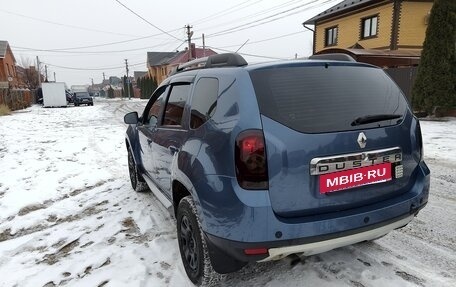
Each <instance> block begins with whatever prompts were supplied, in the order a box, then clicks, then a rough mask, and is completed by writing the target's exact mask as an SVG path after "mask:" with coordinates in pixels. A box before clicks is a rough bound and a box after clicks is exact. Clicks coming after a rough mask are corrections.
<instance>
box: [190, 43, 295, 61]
mask: <svg viewBox="0 0 456 287" xmlns="http://www.w3.org/2000/svg"><path fill="white" fill-rule="evenodd" d="M198 47H200V48H201V46H198ZM206 48H209V49H213V50H220V51H223V52H228V53H234V51H231V50H227V49H222V48H217V47H212V46H206ZM238 54H240V55H244V56H250V57H256V58H264V59H271V60H287V59H286V58H278V57H270V56H263V55H256V54H248V53H241V52H238Z"/></svg>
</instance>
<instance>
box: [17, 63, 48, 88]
mask: <svg viewBox="0 0 456 287" xmlns="http://www.w3.org/2000/svg"><path fill="white" fill-rule="evenodd" d="M18 65H19V66H20V67H22V68H23V71H22V73H21V74H22V75H21V76H22V82H23V83H24V84H25V86H26V87H27V88H29V89H36V88H38V86H39V82H38V71H37V67H36V66H35V65H34V61H33V60H32V59H31V58H29V57H24V56H22V57H21V58H20V59H19V61H18ZM40 74H41V75H42V74H43V67H40Z"/></svg>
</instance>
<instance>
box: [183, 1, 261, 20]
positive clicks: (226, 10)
mask: <svg viewBox="0 0 456 287" xmlns="http://www.w3.org/2000/svg"><path fill="white" fill-rule="evenodd" d="M250 1H252V0H247V1H244V2H242V3H239V4H236V5H234V6H231V7H229V8H227V9H224V10H222V11H219V12H217V13H214V14H212V15H209V16H207V17H204V18H201V19H199V20H196V21H192V23H193V24H199V23H205V22H207V21H210V19H213V18H215V17H220V16H224V15H228V14H231V13H234V12H236V11H239V10H242V9H245V8H247V7H250V6H252V5H254V4H256V3H258V2H261V1H263V0H258V1H255V2H253V3H250V4H248V5H246V6H244V7H239V6H242V5H244V4H246V3H248V2H250ZM236 8H237V9H236Z"/></svg>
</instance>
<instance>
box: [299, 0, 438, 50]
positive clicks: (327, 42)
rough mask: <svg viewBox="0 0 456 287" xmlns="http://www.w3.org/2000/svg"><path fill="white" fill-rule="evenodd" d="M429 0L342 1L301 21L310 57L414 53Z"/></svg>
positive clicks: (419, 45)
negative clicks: (333, 51) (335, 51)
mask: <svg viewBox="0 0 456 287" xmlns="http://www.w3.org/2000/svg"><path fill="white" fill-rule="evenodd" d="M432 5H433V0H345V1H342V2H340V3H339V4H337V5H335V6H333V7H331V8H329V9H328V10H326V11H323V12H322V13H320V14H318V15H317V16H315V17H313V18H311V19H309V20H307V21H305V22H304V23H303V25H304V27H306V28H308V29H311V28H309V27H308V26H309V25H313V26H314V29H312V30H313V31H314V46H313V53H314V54H315V53H318V52H320V51H322V50H324V49H329V48H342V49H346V48H355V49H381V50H418V51H420V50H421V49H422V46H423V42H424V38H425V33H426V27H427V22H428V18H429V13H430V11H431V8H432Z"/></svg>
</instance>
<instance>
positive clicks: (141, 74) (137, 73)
mask: <svg viewBox="0 0 456 287" xmlns="http://www.w3.org/2000/svg"><path fill="white" fill-rule="evenodd" d="M146 74H147V72H143V71H134V72H133V77H134V79H135V80H136V79H138V78H142V77H144V76H145V75H146Z"/></svg>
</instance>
